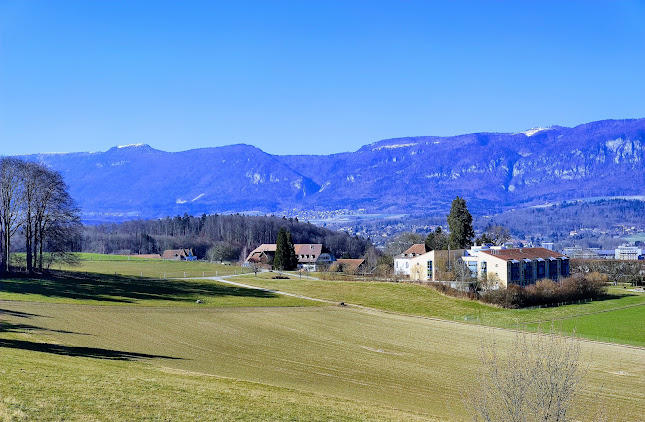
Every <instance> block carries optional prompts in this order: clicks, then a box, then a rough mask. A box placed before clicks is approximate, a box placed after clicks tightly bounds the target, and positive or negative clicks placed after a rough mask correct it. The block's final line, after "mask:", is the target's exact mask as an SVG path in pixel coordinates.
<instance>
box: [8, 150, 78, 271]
mask: <svg viewBox="0 0 645 422" xmlns="http://www.w3.org/2000/svg"><path fill="white" fill-rule="evenodd" d="M78 215H79V210H78V208H77V207H76V206H75V204H74V201H73V200H72V199H71V197H70V196H69V194H68V192H67V186H66V185H65V183H64V182H63V179H62V177H61V175H60V174H58V173H56V172H54V171H51V170H49V169H48V168H46V167H45V166H43V165H41V164H38V163H33V162H28V161H23V160H19V159H16V158H2V159H1V160H0V233H1V234H2V242H1V245H2V270H3V271H9V269H10V268H9V262H10V260H9V254H10V252H11V242H12V238H13V236H14V235H15V234H16V233H17V231H18V230H22V234H24V238H25V247H26V252H27V254H26V267H27V270H28V271H29V272H31V271H33V269H34V268H36V267H39V268H40V269H41V270H42V268H43V250H44V249H45V246H46V245H47V248H48V249H49V251H50V252H52V253H58V254H61V253H66V252H67V251H69V250H70V249H69V239H71V238H73V237H74V236H76V235H77V234H78V232H79V226H80V218H79V216H78Z"/></svg>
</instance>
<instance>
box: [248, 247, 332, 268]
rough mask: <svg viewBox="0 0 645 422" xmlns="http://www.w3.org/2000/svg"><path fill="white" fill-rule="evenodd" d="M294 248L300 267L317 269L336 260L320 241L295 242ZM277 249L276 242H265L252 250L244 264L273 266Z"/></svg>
mask: <svg viewBox="0 0 645 422" xmlns="http://www.w3.org/2000/svg"><path fill="white" fill-rule="evenodd" d="M293 249H294V250H295V252H296V256H297V257H298V267H299V268H302V269H306V270H308V271H317V269H318V268H319V267H320V266H321V265H322V266H329V265H331V264H332V263H333V262H335V261H336V258H335V257H334V255H333V254H331V253H330V252H327V251H325V250H324V248H323V245H322V244H320V243H303V244H295V245H293ZM275 250H276V244H275V243H263V244H262V245H260V246H258V247H257V248H255V249H253V250H252V251H251V253H250V254H249V256H248V257H247V258H246V260H245V262H244V264H245V265H247V266H248V265H250V264H252V263H255V264H261V265H266V266H271V265H273V259H274V258H275Z"/></svg>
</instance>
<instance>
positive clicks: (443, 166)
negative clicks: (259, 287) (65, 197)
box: [27, 119, 645, 221]
mask: <svg viewBox="0 0 645 422" xmlns="http://www.w3.org/2000/svg"><path fill="white" fill-rule="evenodd" d="M644 142H645V119H627V120H603V121H597V122H591V123H587V124H583V125H579V126H576V127H574V128H567V127H561V126H552V127H549V128H534V129H529V130H527V131H524V132H520V133H472V134H466V135H458V136H450V137H439V136H416V137H403V138H395V139H386V140H382V141H378V142H374V143H372V144H369V145H365V146H363V147H362V148H360V149H359V150H358V151H356V152H348V153H341V154H332V155H326V156H317V155H307V156H302V155H290V156H274V155H270V154H267V153H265V152H264V151H262V150H260V149H258V148H256V147H253V146H250V145H244V144H238V145H231V146H225V147H217V148H201V149H195V150H189V151H183V152H174V153H170V152H164V151H160V150H156V149H154V148H152V147H150V146H149V145H146V144H132V145H123V146H120V147H119V146H117V147H114V148H111V149H110V150H108V151H106V152H94V153H66V154H35V155H30V156H27V158H29V159H32V160H37V161H40V162H43V163H45V164H47V165H49V166H51V167H52V168H54V169H56V170H58V171H60V172H61V173H62V174H63V175H64V177H65V180H66V181H67V183H68V184H69V186H70V192H71V194H72V196H73V197H74V198H75V199H76V200H77V201H78V203H79V204H80V205H81V207H82V209H83V212H84V215H85V216H86V219H87V220H92V221H94V220H96V221H101V220H109V219H113V218H132V217H135V216H138V217H144V218H155V217H161V216H166V215H173V214H183V213H184V212H188V213H193V214H198V213H223V212H227V213H231V212H240V211H243V210H249V209H253V210H258V211H260V212H278V211H282V210H288V209H303V210H309V209H311V210H333V209H358V208H363V209H367V210H369V211H374V212H397V213H399V212H402V213H409V214H418V215H424V214H434V213H441V212H445V210H446V208H447V205H448V204H449V202H450V201H451V200H452V199H453V198H454V197H455V196H456V195H460V196H463V197H465V198H466V199H467V200H468V204H469V207H471V208H472V209H473V210H474V211H475V212H479V213H484V214H485V213H489V212H492V211H496V210H500V209H503V208H508V207H517V206H527V205H537V204H541V203H544V202H553V201H562V200H567V199H573V198H581V197H598V196H603V197H604V196H617V195H642V194H645V188H644V186H645V167H644V164H643V163H644V161H645V152H644V148H643V144H644Z"/></svg>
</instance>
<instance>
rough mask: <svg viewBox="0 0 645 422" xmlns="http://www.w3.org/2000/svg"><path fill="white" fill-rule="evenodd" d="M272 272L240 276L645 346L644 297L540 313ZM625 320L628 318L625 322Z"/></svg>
mask: <svg viewBox="0 0 645 422" xmlns="http://www.w3.org/2000/svg"><path fill="white" fill-rule="evenodd" d="M271 277H272V273H263V274H259V275H258V276H257V277H255V276H253V275H249V276H241V277H236V278H235V280H236V281H240V282H244V283H247V284H250V285H253V286H258V287H265V288H269V289H275V290H281V291H286V292H290V293H297V294H300V295H304V296H310V297H315V298H320V299H327V300H332V301H336V302H341V301H343V302H347V303H352V304H357V305H362V306H367V307H371V308H376V309H382V310H386V311H392V312H398V313H403V314H410V315H419V316H426V317H433V318H440V319H447V320H455V321H463V322H469V323H477V324H483V325H489V326H494V327H504V328H526V327H528V328H530V329H535V328H536V327H537V326H538V325H542V326H545V325H547V326H548V325H550V323H551V321H556V322H557V324H556V327H557V328H560V327H561V328H562V329H563V330H564V331H566V332H571V331H572V330H574V329H575V330H576V333H577V334H578V335H580V336H582V337H586V338H591V339H598V340H603V341H612V342H618V343H625V344H632V345H636V346H645V329H643V327H642V324H641V323H640V322H642V321H645V294H642V293H633V292H627V291H626V290H624V289H617V288H611V289H610V290H609V297H610V298H609V299H606V300H601V301H593V302H587V303H582V304H575V305H567V306H560V307H555V308H541V309H502V308H498V307H495V306H490V305H486V304H483V303H479V302H476V301H471V300H463V299H457V298H453V297H448V296H445V295H443V294H441V293H439V292H437V291H435V290H433V289H430V288H428V287H425V286H421V285H417V284H408V283H385V282H361V281H356V282H350V281H323V280H307V279H300V278H298V277H294V278H293V279H291V280H274V279H271ZM621 315H625V317H621Z"/></svg>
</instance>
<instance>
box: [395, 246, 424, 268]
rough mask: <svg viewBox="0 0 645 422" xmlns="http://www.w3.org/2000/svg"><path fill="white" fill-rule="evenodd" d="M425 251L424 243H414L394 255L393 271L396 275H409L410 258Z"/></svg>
mask: <svg viewBox="0 0 645 422" xmlns="http://www.w3.org/2000/svg"><path fill="white" fill-rule="evenodd" d="M424 253H426V245H425V243H415V244H414V245H412V246H410V247H409V248H408V249H407V250H406V251H405V252H403V253H402V254H400V255H397V256H395V257H394V272H395V273H396V274H397V275H408V276H409V275H410V260H411V259H412V258H414V257H417V256H419V255H423V254H424Z"/></svg>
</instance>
